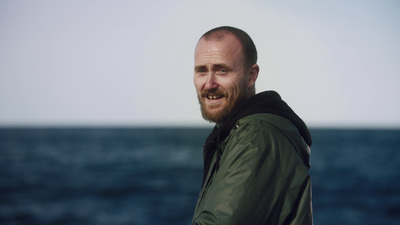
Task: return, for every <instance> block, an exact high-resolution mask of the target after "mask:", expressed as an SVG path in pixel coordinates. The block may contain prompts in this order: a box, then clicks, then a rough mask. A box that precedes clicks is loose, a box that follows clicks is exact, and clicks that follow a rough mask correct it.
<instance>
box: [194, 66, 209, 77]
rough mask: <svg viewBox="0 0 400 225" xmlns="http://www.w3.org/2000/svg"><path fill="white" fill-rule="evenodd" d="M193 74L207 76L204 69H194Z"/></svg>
mask: <svg viewBox="0 0 400 225" xmlns="http://www.w3.org/2000/svg"><path fill="white" fill-rule="evenodd" d="M195 72H196V73H197V74H200V75H205V74H207V72H208V70H207V68H205V67H199V68H196V69H195Z"/></svg>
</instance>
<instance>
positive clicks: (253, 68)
mask: <svg viewBox="0 0 400 225" xmlns="http://www.w3.org/2000/svg"><path fill="white" fill-rule="evenodd" d="M259 72H260V67H258V65H257V64H254V65H252V66H251V67H250V76H249V86H248V87H249V88H250V87H253V86H254V85H255V83H256V80H257V77H258V73H259Z"/></svg>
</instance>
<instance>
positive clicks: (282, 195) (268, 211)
mask: <svg viewBox="0 0 400 225" xmlns="http://www.w3.org/2000/svg"><path fill="white" fill-rule="evenodd" d="M226 141H227V142H226V143H224V144H226V146H225V148H224V149H225V150H224V152H223V155H222V157H221V161H220V168H219V170H218V171H217V172H216V174H215V175H214V177H213V179H212V183H211V184H210V186H209V188H208V190H207V193H206V196H205V197H204V199H203V201H205V202H204V207H203V208H202V212H201V214H200V216H198V217H197V218H195V220H194V224H198V225H211V224H220V225H235V224H237V225H243V224H260V225H261V224H295V223H294V222H293V221H294V220H296V223H297V224H306V223H303V222H304V221H305V220H308V218H307V217H308V215H306V214H309V213H311V212H308V209H306V210H305V211H304V212H301V210H300V211H299V209H298V208H299V207H300V206H299V205H301V204H307V202H308V198H310V196H309V194H310V193H309V192H308V191H309V189H310V179H309V175H308V172H307V169H306V168H305V166H304V165H303V163H302V161H301V159H300V158H299V157H298V155H297V154H296V152H295V150H294V149H293V148H294V147H293V145H292V144H291V143H290V141H289V140H288V139H287V137H286V136H285V135H284V133H282V132H281V131H280V130H279V128H277V127H275V126H273V125H271V124H268V123H259V122H258V123H253V124H243V125H242V126H241V127H240V128H239V129H237V130H235V131H233V132H232V133H231V135H230V137H229V138H228V140H226ZM306 208H307V206H306ZM295 209H296V210H295ZM298 214H300V215H298ZM302 214H304V215H302ZM297 216H299V217H304V218H294V217H297ZM290 221H292V222H290Z"/></svg>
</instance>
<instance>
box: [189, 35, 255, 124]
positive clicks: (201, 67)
mask: <svg viewBox="0 0 400 225" xmlns="http://www.w3.org/2000/svg"><path fill="white" fill-rule="evenodd" d="M244 62H245V61H244V55H243V52H242V47H241V45H240V42H239V41H238V40H237V39H236V38H235V37H234V36H232V35H226V36H225V37H224V38H223V39H222V40H219V41H215V40H204V39H201V40H200V41H199V43H198V45H197V48H196V52H195V66H194V85H195V87H196V91H197V95H198V98H199V103H200V106H201V112H202V115H203V118H204V119H206V120H208V121H212V122H216V123H220V122H223V121H224V120H225V119H226V118H227V116H229V114H230V113H231V112H232V110H233V109H234V108H235V107H236V106H237V105H238V104H239V103H241V102H242V101H244V100H246V99H247V98H249V97H250V95H251V91H250V89H249V87H251V86H252V85H254V82H253V81H252V79H250V72H251V69H250V68H245V63H244ZM257 68H258V67H257Z"/></svg>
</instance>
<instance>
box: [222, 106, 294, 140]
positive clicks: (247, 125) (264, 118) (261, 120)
mask: <svg viewBox="0 0 400 225" xmlns="http://www.w3.org/2000/svg"><path fill="white" fill-rule="evenodd" d="M292 135H295V136H300V134H299V132H298V130H297V128H296V127H295V126H294V125H293V123H291V122H290V121H289V120H287V119H285V118H283V117H281V116H278V115H274V114H270V113H257V114H252V115H249V116H246V117H244V118H242V119H240V120H238V121H237V123H236V124H235V126H234V127H233V128H232V130H231V133H230V136H232V137H237V138H240V137H242V138H245V139H248V140H249V138H251V137H263V138H264V139H265V138H268V137H269V138H273V139H275V138H277V137H280V136H282V137H283V136H292Z"/></svg>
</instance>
